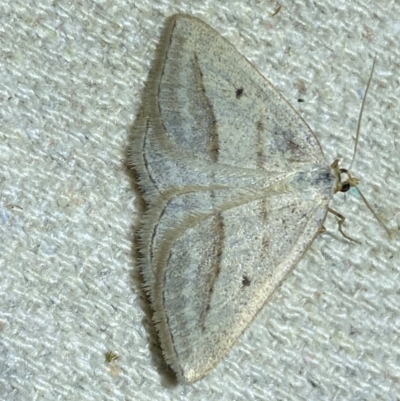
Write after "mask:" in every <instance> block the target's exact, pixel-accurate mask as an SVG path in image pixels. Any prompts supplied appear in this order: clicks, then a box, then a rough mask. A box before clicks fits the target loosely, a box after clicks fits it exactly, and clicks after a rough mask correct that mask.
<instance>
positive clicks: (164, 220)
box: [151, 189, 329, 382]
mask: <svg viewBox="0 0 400 401" xmlns="http://www.w3.org/2000/svg"><path fill="white" fill-rule="evenodd" d="M235 194H236V196H237V200H238V202H237V203H239V202H240V200H242V202H241V203H240V204H238V205H237V206H234V207H232V204H231V203H226V204H225V206H224V205H221V207H220V209H221V211H220V212H217V213H208V214H207V213H206V209H207V207H206V206H207V203H206V202H205V200H204V197H206V196H208V198H209V200H213V199H215V198H216V197H218V193H217V194H216V193H215V192H214V191H210V192H208V193H207V192H197V193H188V194H181V195H178V196H176V197H174V198H173V199H170V200H169V201H168V202H167V203H165V204H164V207H163V208H162V210H160V218H159V220H158V224H157V226H156V227H155V229H154V232H156V233H157V234H156V235H157V236H159V240H158V246H155V247H152V248H151V250H152V253H151V255H152V256H151V264H152V265H155V266H158V268H157V269H158V271H157V274H156V280H155V285H154V287H153V294H152V295H153V306H154V309H155V314H154V321H155V322H156V324H157V328H158V330H159V333H160V340H161V344H162V348H163V350H164V355H165V358H166V361H167V362H168V363H169V364H170V365H171V366H172V367H173V369H174V370H175V371H176V372H177V375H178V378H179V379H180V380H182V381H187V382H193V381H195V380H198V379H200V378H201V377H203V376H204V375H205V374H207V373H208V372H209V371H210V370H211V369H212V368H213V367H214V366H215V365H216V364H217V363H218V362H219V361H220V360H221V358H222V357H223V356H224V355H225V354H226V353H227V352H228V351H229V350H230V348H231V347H232V346H233V345H234V343H235V342H236V341H237V339H238V337H239V336H240V335H241V333H242V332H243V331H244V330H245V329H246V327H247V326H248V325H249V324H250V323H251V322H252V320H253V319H254V317H255V316H256V314H257V313H258V311H259V310H260V308H261V307H262V306H263V305H264V303H265V302H266V301H267V299H268V298H269V297H270V295H271V294H272V293H273V291H274V290H275V289H276V287H277V286H278V285H279V284H280V282H281V281H282V279H283V278H284V277H285V276H286V275H287V273H288V272H289V271H290V270H291V269H292V268H293V267H294V266H295V264H296V263H297V262H298V260H299V259H300V257H301V256H302V254H303V253H304V251H305V250H306V249H307V247H308V246H309V244H310V243H311V242H312V240H313V239H314V237H315V235H316V234H317V232H318V230H319V228H320V227H321V225H322V223H323V220H324V219H325V215H326V211H327V204H328V201H329V197H327V196H324V195H323V192H321V191H318V190H315V191H314V192H313V193H312V194H311V193H309V194H308V196H301V195H300V194H299V196H296V195H294V194H293V193H290V194H289V193H282V194H280V195H279V194H277V195H274V196H271V197H268V198H266V199H257V197H258V198H259V196H258V195H259V194H255V193H253V194H252V196H253V197H254V198H256V199H255V200H252V199H251V196H249V195H248V198H247V202H243V200H244V199H245V198H243V197H242V198H241V194H239V193H238V192H236V193H235V191H234V189H232V194H231V199H232V196H233V198H235ZM183 198H186V199H185V200H184V199H183ZM189 198H190V201H189ZM183 200H184V202H182V201H183ZM234 201H235V199H234ZM188 203H201V204H202V205H204V211H203V213H198V214H195V215H193V214H185V213H182V218H181V219H179V218H178V219H177V216H179V213H178V214H177V212H176V210H177V208H179V205H180V204H188ZM208 205H209V203H208ZM174 222H175V223H174ZM154 232H153V233H154ZM152 237H153V238H154V237H155V236H152ZM154 241H156V242H157V240H156V239H155V238H154Z"/></svg>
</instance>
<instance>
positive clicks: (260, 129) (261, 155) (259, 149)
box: [255, 120, 265, 169]
mask: <svg viewBox="0 0 400 401" xmlns="http://www.w3.org/2000/svg"><path fill="white" fill-rule="evenodd" d="M264 128H265V127H264V124H263V122H262V121H261V120H258V121H257V123H256V130H257V141H256V149H255V152H256V157H257V159H256V165H257V168H259V169H263V168H264V163H265V152H264V146H265V144H264V140H265V135H264Z"/></svg>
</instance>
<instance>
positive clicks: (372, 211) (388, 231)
mask: <svg viewBox="0 0 400 401" xmlns="http://www.w3.org/2000/svg"><path fill="white" fill-rule="evenodd" d="M354 188H355V189H356V190H357V192H358V193H359V194H360V196H361V199H362V200H363V201H364V203H365V205H366V206H367V208H368V209H369V211H370V212H371V213H372V214H373V216H374V217H375V218H376V220H378V222H379V224H380V225H381V226H382V227H383V228H384V229H385V230H386V232H387V233H388V234H389V236H390V235H391V234H392V233H391V231H390V230H389V229H388V228H387V226H386V224H385V223H384V222H383V221H382V220H381V219H380V218H379V217H378V215H377V214H376V213H375V211H374V209H373V208H372V206H371V205H370V204H369V203H368V201H367V199H366V198H365V196H364V195H363V194H362V192H361V191H360V189H359V188H358V186H357V185H354Z"/></svg>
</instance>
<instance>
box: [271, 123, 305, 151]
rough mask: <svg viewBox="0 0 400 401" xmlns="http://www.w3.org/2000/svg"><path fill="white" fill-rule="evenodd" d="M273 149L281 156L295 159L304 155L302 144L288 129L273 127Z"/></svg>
mask: <svg viewBox="0 0 400 401" xmlns="http://www.w3.org/2000/svg"><path fill="white" fill-rule="evenodd" d="M273 140H274V148H275V149H277V150H278V151H279V152H280V153H282V154H288V155H291V156H292V157H294V158H296V157H299V156H303V155H304V143H302V142H299V141H298V138H296V135H295V134H294V133H293V131H291V130H290V129H283V128H281V127H275V130H274V132H273Z"/></svg>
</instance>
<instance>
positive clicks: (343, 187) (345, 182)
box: [331, 159, 359, 193]
mask: <svg viewBox="0 0 400 401" xmlns="http://www.w3.org/2000/svg"><path fill="white" fill-rule="evenodd" d="M331 168H332V170H333V172H334V176H335V188H334V189H333V192H334V193H336V192H347V191H348V190H349V189H350V188H351V187H356V186H357V185H358V183H359V180H358V178H356V177H352V175H351V174H350V173H349V171H348V170H346V169H345V168H339V160H338V159H336V160H335V161H334V162H333V163H332V164H331Z"/></svg>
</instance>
